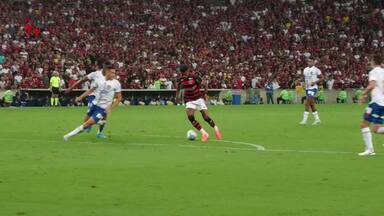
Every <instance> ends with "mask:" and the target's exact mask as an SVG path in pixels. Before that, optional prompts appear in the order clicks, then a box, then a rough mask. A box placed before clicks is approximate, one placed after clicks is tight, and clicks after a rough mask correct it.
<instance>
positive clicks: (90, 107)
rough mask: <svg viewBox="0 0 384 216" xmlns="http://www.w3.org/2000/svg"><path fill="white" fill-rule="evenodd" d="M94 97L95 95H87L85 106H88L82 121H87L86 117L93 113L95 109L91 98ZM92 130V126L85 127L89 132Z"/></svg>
mask: <svg viewBox="0 0 384 216" xmlns="http://www.w3.org/2000/svg"><path fill="white" fill-rule="evenodd" d="M94 99H95V96H93V95H91V96H88V97H87V106H88V112H87V115H85V118H84V122H86V121H88V119H89V118H90V117H91V116H92V115H93V113H94V112H95V111H96V110H95V109H94V106H93V100H94ZM91 130H92V126H90V127H88V128H87V129H85V132H87V133H90V132H91Z"/></svg>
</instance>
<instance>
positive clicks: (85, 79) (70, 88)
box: [65, 76, 89, 94]
mask: <svg viewBox="0 0 384 216" xmlns="http://www.w3.org/2000/svg"><path fill="white" fill-rule="evenodd" d="M87 81H89V78H88V76H84V77H83V78H81V79H80V80H79V81H77V82H76V83H75V84H74V85H73V86H70V87H69V88H68V89H67V90H65V93H66V94H68V93H69V92H71V91H72V90H73V89H74V88H75V87H76V86H78V85H80V84H83V83H85V82H87Z"/></svg>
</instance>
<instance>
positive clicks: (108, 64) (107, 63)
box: [103, 60, 115, 69]
mask: <svg viewBox="0 0 384 216" xmlns="http://www.w3.org/2000/svg"><path fill="white" fill-rule="evenodd" d="M103 68H104V69H114V68H115V65H114V63H113V62H112V61H110V60H108V61H105V62H104V63H103Z"/></svg>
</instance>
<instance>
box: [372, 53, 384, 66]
mask: <svg viewBox="0 0 384 216" xmlns="http://www.w3.org/2000/svg"><path fill="white" fill-rule="evenodd" d="M373 62H374V63H375V64H376V65H381V64H383V56H382V55H380V54H377V55H374V56H373Z"/></svg>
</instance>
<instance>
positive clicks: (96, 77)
mask: <svg viewBox="0 0 384 216" xmlns="http://www.w3.org/2000/svg"><path fill="white" fill-rule="evenodd" d="M112 67H113V63H112V62H111V61H106V62H105V63H104V64H103V68H102V69H100V70H96V71H94V72H92V73H90V74H88V75H87V76H84V77H83V78H82V79H81V80H79V81H77V82H76V83H75V84H74V85H73V86H71V87H69V88H68V89H67V90H66V93H69V92H70V91H72V89H73V88H75V87H76V86H78V85H80V84H82V83H85V82H87V81H90V82H91V86H92V84H94V83H95V82H97V81H103V80H105V78H104V75H105V70H108V69H110V68H112ZM95 98H96V92H94V93H92V94H90V95H88V96H87V103H88V111H87V114H86V115H85V118H84V122H86V121H87V120H88V118H89V112H90V111H91V110H92V107H93V105H94V100H95ZM106 118H107V116H105V119H103V121H102V122H100V124H99V131H98V132H97V135H96V137H97V138H106V136H105V135H104V134H103V130H104V127H105V125H106V123H107V119H106ZM91 128H92V127H89V128H87V129H86V130H85V131H86V132H87V133H89V132H90V131H91Z"/></svg>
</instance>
